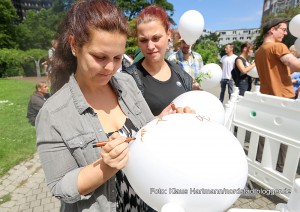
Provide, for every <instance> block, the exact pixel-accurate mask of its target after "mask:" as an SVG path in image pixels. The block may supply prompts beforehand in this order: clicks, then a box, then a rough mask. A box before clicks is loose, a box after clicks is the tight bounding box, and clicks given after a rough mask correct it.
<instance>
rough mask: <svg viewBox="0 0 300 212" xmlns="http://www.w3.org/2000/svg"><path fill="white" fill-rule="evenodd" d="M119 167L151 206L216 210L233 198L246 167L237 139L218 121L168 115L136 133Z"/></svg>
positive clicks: (193, 210)
mask: <svg viewBox="0 0 300 212" xmlns="http://www.w3.org/2000/svg"><path fill="white" fill-rule="evenodd" d="M123 171H124V172H125V174H126V176H127V178H128V180H129V182H130V184H131V186H132V187H133V189H134V190H135V191H136V193H137V194H138V195H139V196H140V197H141V198H142V199H143V200H144V201H145V202H146V203H147V204H148V205H149V206H151V207H152V208H153V209H155V210H158V211H159V210H160V209H161V208H162V207H163V206H164V205H166V204H168V206H169V207H165V211H168V209H167V208H176V209H178V211H181V209H183V210H184V211H189V212H196V211H197V212H198V211H206V212H210V211H214V212H215V211H225V210H226V209H227V208H229V207H230V206H231V205H232V204H233V203H234V202H235V201H236V200H237V199H238V197H239V195H240V193H241V190H242V189H243V188H244V186H245V183H246V180H247V174H248V165H247V160H246V156H245V153H244V150H243V148H242V147H241V145H240V143H239V142H238V140H237V139H236V138H235V137H234V135H233V134H232V133H231V132H230V131H228V130H227V129H226V128H225V127H223V126H222V125H220V124H218V123H215V122H210V121H207V120H206V119H205V118H203V117H201V116H197V115H195V114H171V115H167V116H164V117H163V120H160V121H159V120H158V119H155V120H153V121H151V122H150V123H148V124H147V125H145V126H144V127H143V128H142V129H141V130H140V131H139V132H138V133H137V136H136V140H135V141H134V142H132V143H131V144H130V147H129V160H128V164H127V166H126V167H125V168H124V169H123ZM171 203H174V204H171ZM171 206H172V207H171Z"/></svg>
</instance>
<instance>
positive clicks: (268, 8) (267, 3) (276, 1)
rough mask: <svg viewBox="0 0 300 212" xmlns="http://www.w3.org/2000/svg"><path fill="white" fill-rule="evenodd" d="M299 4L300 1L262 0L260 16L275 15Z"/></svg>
mask: <svg viewBox="0 0 300 212" xmlns="http://www.w3.org/2000/svg"><path fill="white" fill-rule="evenodd" d="M299 4H300V0H264V6H263V14H262V16H263V17H264V16H267V15H270V14H277V13H279V12H281V11H283V10H285V9H288V8H289V7H296V6H298V5H299Z"/></svg>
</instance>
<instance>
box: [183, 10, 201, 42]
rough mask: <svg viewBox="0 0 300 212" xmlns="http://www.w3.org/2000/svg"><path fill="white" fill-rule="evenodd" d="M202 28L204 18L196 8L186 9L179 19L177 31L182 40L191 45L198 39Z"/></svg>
mask: <svg viewBox="0 0 300 212" xmlns="http://www.w3.org/2000/svg"><path fill="white" fill-rule="evenodd" d="M203 29H204V18H203V16H202V15H201V13H200V12H198V11H196V10H188V11H186V12H185V13H183V15H182V16H181V17H180V19H179V24H178V31H179V34H180V36H181V38H183V40H184V41H185V42H186V43H187V44H188V45H192V44H194V43H195V42H196V40H197V39H199V37H200V35H201V34H202V32H203Z"/></svg>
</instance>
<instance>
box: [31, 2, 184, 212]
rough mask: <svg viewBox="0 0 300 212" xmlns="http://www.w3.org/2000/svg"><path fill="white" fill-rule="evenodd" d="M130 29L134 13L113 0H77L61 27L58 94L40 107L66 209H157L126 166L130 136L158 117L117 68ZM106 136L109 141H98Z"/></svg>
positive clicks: (50, 179) (51, 168)
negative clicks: (129, 177) (128, 15)
mask: <svg viewBox="0 0 300 212" xmlns="http://www.w3.org/2000/svg"><path fill="white" fill-rule="evenodd" d="M128 33H129V26H128V23H127V19H126V18H125V16H124V15H123V13H122V12H121V11H120V10H119V9H118V8H117V7H116V5H115V4H114V3H112V2H111V1H108V0H81V1H77V2H76V3H74V4H73V5H72V7H71V9H70V10H69V11H68V13H67V15H66V16H65V19H64V21H63V22H62V24H61V25H60V27H59V38H58V46H57V49H56V50H55V54H54V57H53V75H52V92H53V95H52V97H51V98H50V99H49V100H47V102H46V103H45V104H44V106H43V108H42V109H41V110H40V113H39V115H38V117H37V120H36V131H37V133H36V134H37V151H38V153H39V156H40V160H41V163H42V167H43V169H44V172H45V176H46V180H47V185H48V188H49V189H50V191H51V193H52V194H53V195H54V196H55V197H56V198H58V199H60V200H61V209H60V211H66V212H67V211H72V212H76V211H80V212H82V211H149V210H151V208H149V207H148V206H147V205H146V204H145V203H144V202H143V201H142V200H141V199H140V198H139V197H138V196H137V195H136V193H135V192H134V190H133V189H132V187H131V186H130V184H129V182H128V180H127V178H126V176H125V175H124V173H123V172H122V171H121V170H122V169H123V168H124V167H125V166H126V164H127V161H128V158H129V156H128V143H127V142H125V139H126V138H129V137H132V138H134V137H135V135H136V132H137V131H138V130H139V129H140V128H141V127H143V126H144V125H145V124H147V123H148V122H150V121H152V120H153V119H154V116H153V114H152V113H151V111H150V109H149V107H148V105H147V103H146V101H145V99H144V98H143V96H142V94H141V92H140V90H139V89H138V88H137V85H136V83H135V81H134V80H133V79H132V77H131V76H129V75H127V74H123V73H119V72H117V70H118V68H119V67H120V66H121V62H122V56H123V54H124V52H125V45H126V41H127V35H128ZM170 109H171V106H168V107H166V110H165V113H162V114H160V116H162V115H163V114H168V113H169V112H168V111H170ZM177 110H178V111H177ZM184 110H185V111H188V108H185V109H179V108H178V109H176V112H183V111H184ZM102 141H108V143H107V144H105V145H104V146H103V147H101V148H99V147H96V148H93V145H94V144H95V142H102ZM145 168H147V167H145ZM137 171H141V170H137Z"/></svg>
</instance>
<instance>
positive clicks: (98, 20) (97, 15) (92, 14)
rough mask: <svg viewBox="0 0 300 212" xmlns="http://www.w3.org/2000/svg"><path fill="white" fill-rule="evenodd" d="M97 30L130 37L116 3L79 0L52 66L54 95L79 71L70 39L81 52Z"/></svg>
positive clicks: (62, 29) (62, 28)
mask: <svg viewBox="0 0 300 212" xmlns="http://www.w3.org/2000/svg"><path fill="white" fill-rule="evenodd" d="M94 29H96V30H97V29H101V30H104V31H107V32H118V33H121V34H124V35H126V36H127V35H128V34H129V27H128V23H127V20H126V18H125V16H124V15H123V13H122V12H121V11H120V10H119V9H118V8H117V6H116V5H115V4H114V3H112V2H110V1H108V0H80V1H77V2H76V3H74V4H73V5H72V7H71V9H70V11H69V12H68V13H67V15H66V17H65V19H64V21H63V22H62V24H61V25H60V27H59V32H58V46H57V48H56V50H55V53H54V56H53V62H52V64H51V65H52V70H53V71H52V73H51V88H52V93H55V92H56V91H58V90H59V89H60V88H61V87H62V86H63V85H64V84H65V83H67V82H68V81H69V78H70V75H71V74H72V73H75V71H76V68H77V60H76V57H75V56H73V54H72V52H71V46H70V43H69V37H70V36H71V35H72V36H74V41H75V46H76V47H77V48H81V47H82V46H83V45H84V44H85V43H87V42H88V41H89V38H90V32H91V30H94Z"/></svg>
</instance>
